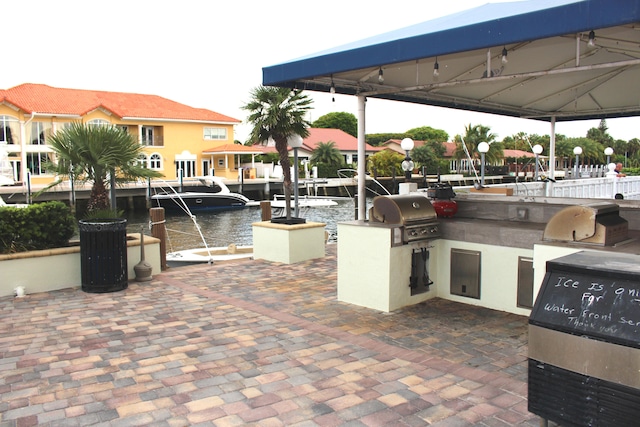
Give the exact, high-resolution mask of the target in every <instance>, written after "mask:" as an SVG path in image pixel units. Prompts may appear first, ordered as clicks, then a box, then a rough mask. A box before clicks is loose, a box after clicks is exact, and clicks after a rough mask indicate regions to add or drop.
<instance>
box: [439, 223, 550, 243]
mask: <svg viewBox="0 0 640 427" xmlns="http://www.w3.org/2000/svg"><path fill="white" fill-rule="evenodd" d="M439 220H440V232H441V235H442V237H441V238H442V239H446V240H459V241H462V242H468V243H483V244H487V245H494V246H506V247H513V248H522V249H533V245H534V244H536V243H540V242H541V241H542V235H543V233H544V228H545V224H541V223H533V222H523V221H504V220H500V221H494V220H486V219H466V218H460V219H457V218H455V217H454V218H440V219H439Z"/></svg>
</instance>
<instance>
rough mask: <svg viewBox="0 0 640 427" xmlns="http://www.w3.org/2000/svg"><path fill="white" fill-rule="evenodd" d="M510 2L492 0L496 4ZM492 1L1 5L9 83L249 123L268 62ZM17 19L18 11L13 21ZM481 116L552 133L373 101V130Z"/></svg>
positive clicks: (506, 128)
mask: <svg viewBox="0 0 640 427" xmlns="http://www.w3.org/2000/svg"><path fill="white" fill-rule="evenodd" d="M501 1H502V0H492V1H491V2H492V3H498V2H501ZM488 2H489V1H488V0H455V1H421V0H394V1H393V2H371V1H363V0H323V1H320V2H317V1H303V0H302V1H301V0H271V1H261V0H232V1H214V0H180V1H175V0H171V1H170V0H153V1H151V0H127V1H124V0H111V1H109V2H94V1H86V0H57V1H51V0H27V1H22V2H8V3H7V4H4V5H3V16H4V17H5V19H3V44H4V49H5V60H4V61H3V65H2V67H1V68H0V88H2V89H9V88H11V87H14V86H17V85H19V84H22V83H40V84H47V85H49V86H54V87H63V88H74V89H89V90H104V91H113V92H133V93H142V94H153V95H159V96H162V97H165V98H168V99H171V100H173V101H176V102H180V103H183V104H186V105H189V106H191V107H196V108H205V109H208V110H212V111H216V112H218V113H221V114H224V115H227V116H230V117H233V118H235V119H238V120H241V121H242V124H240V125H238V126H236V135H235V139H237V140H240V141H243V142H244V141H246V139H247V136H248V134H249V132H250V126H249V125H248V124H247V123H246V117H247V114H246V111H245V110H243V109H242V106H243V105H245V104H246V103H247V102H248V101H249V100H250V98H251V90H252V89H253V88H255V87H257V86H259V85H261V84H262V68H263V67H267V66H270V65H275V64H279V63H282V62H287V61H289V60H291V59H295V58H299V57H302V56H306V55H309V54H313V53H315V52H320V51H323V50H326V49H329V48H333V47H336V46H340V45H343V44H346V43H350V42H353V41H357V40H360V39H364V38H367V37H370V36H374V35H377V34H380V33H384V32H387V31H392V30H395V29H398V28H402V27H406V26H409V25H412V24H416V23H419V22H424V21H428V20H431V19H435V18H438V17H440V16H445V15H449V14H452V13H456V12H459V11H462V10H466V9H470V8H473V7H477V6H481V5H483V4H486V3H488ZM8 17H16V18H15V19H14V18H11V19H8ZM306 94H307V95H309V96H310V97H311V98H312V99H313V100H314V103H313V107H314V108H313V110H312V111H311V113H310V116H309V117H308V119H309V120H310V121H314V120H317V119H318V118H319V117H321V116H323V115H325V114H327V113H330V112H348V113H352V114H354V115H356V114H357V101H356V98H355V97H353V96H347V95H336V96H335V102H332V101H331V96H330V95H329V94H325V93H319V92H306ZM469 124H472V125H476V124H481V125H484V126H489V127H490V128H491V132H492V133H494V134H497V136H498V139H499V140H501V139H502V138H504V137H505V136H510V135H514V134H516V133H518V132H521V131H522V132H526V133H528V134H539V135H546V134H549V133H550V125H549V124H548V123H546V122H540V121H535V120H527V119H517V118H510V117H502V116H497V115H492V114H484V113H474V112H467V111H459V110H453V109H447V108H441V107H431V106H424V105H412V104H408V103H402V102H393V101H385V100H377V99H370V100H369V102H367V110H366V126H367V129H366V132H367V133H383V132H385V133H386V132H405V131H407V130H409V129H411V128H415V127H420V126H431V127H433V128H436V129H442V130H444V131H446V132H447V133H448V134H449V137H450V139H453V137H454V136H455V135H457V134H464V131H465V126H467V125H469ZM598 124H599V121H598V120H588V121H578V122H571V123H566V122H561V123H557V124H556V133H559V134H564V135H566V136H569V137H583V136H585V135H586V133H587V131H588V130H589V129H590V128H592V127H597V126H598ZM607 125H608V127H609V134H610V135H611V136H613V137H614V138H615V139H623V140H629V139H631V138H636V137H640V118H639V117H634V118H625V119H609V120H607Z"/></svg>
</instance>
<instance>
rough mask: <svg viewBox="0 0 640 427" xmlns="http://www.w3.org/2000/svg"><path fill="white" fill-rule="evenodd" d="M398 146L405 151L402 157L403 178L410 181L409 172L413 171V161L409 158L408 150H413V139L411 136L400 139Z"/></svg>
mask: <svg viewBox="0 0 640 427" xmlns="http://www.w3.org/2000/svg"><path fill="white" fill-rule="evenodd" d="M400 147H401V148H402V149H403V150H404V152H405V153H406V157H405V158H404V161H403V162H402V170H403V171H404V179H405V181H406V182H409V181H411V172H412V171H413V167H414V164H413V161H412V160H411V157H410V156H409V151H411V150H413V139H411V138H404V139H403V140H402V141H400Z"/></svg>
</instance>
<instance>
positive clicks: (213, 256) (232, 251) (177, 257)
mask: <svg viewBox="0 0 640 427" xmlns="http://www.w3.org/2000/svg"><path fill="white" fill-rule="evenodd" d="M250 258H253V246H236V245H229V246H225V247H214V248H208V249H207V248H196V249H185V250H182V251H176V252H169V253H167V262H168V263H169V262H170V263H208V262H222V261H236V260H242V259H250Z"/></svg>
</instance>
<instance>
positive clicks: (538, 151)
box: [533, 144, 542, 154]
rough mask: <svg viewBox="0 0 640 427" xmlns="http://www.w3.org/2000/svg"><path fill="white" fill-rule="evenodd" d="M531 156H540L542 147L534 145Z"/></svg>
mask: <svg viewBox="0 0 640 427" xmlns="http://www.w3.org/2000/svg"><path fill="white" fill-rule="evenodd" d="M533 154H542V145H540V144H536V145H534V146H533Z"/></svg>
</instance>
